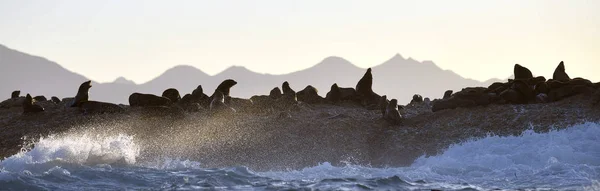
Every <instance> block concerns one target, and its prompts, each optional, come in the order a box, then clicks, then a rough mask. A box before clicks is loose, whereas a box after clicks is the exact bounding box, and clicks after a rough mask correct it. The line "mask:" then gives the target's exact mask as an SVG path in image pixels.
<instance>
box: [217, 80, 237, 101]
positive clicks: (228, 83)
mask: <svg viewBox="0 0 600 191" xmlns="http://www.w3.org/2000/svg"><path fill="white" fill-rule="evenodd" d="M236 84H237V82H236V81H235V80H232V79H227V80H225V81H223V82H221V84H219V86H217V89H215V92H217V91H219V92H221V93H223V96H225V97H227V96H229V91H230V89H231V87H233V86H235V85H236ZM213 95H214V94H213Z"/></svg>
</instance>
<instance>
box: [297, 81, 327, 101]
mask: <svg viewBox="0 0 600 191" xmlns="http://www.w3.org/2000/svg"><path fill="white" fill-rule="evenodd" d="M296 96H297V98H298V101H301V102H305V103H309V104H315V103H322V102H323V98H322V97H321V96H319V93H318V90H317V88H315V87H313V86H311V85H308V86H306V88H304V89H303V90H301V91H299V92H298V93H296Z"/></svg>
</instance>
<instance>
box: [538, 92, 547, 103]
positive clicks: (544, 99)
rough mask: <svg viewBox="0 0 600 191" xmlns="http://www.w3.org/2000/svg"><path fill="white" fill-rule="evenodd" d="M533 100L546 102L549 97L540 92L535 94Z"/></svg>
mask: <svg viewBox="0 0 600 191" xmlns="http://www.w3.org/2000/svg"><path fill="white" fill-rule="evenodd" d="M535 101H536V103H548V102H549V101H550V99H549V98H548V95H547V94H545V93H540V94H538V95H536V96H535Z"/></svg>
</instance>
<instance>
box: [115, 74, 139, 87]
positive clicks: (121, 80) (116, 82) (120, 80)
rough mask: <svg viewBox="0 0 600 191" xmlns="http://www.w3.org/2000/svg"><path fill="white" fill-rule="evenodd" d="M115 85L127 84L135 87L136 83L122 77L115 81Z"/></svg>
mask: <svg viewBox="0 0 600 191" xmlns="http://www.w3.org/2000/svg"><path fill="white" fill-rule="evenodd" d="M113 83H115V84H127V85H135V82H134V81H132V80H128V79H127V78H125V77H123V76H121V77H118V78H117V79H115V81H113Z"/></svg>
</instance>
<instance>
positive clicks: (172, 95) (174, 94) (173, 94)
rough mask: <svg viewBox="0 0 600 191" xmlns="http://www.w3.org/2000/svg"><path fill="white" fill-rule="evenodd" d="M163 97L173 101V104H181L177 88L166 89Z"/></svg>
mask: <svg viewBox="0 0 600 191" xmlns="http://www.w3.org/2000/svg"><path fill="white" fill-rule="evenodd" d="M162 96H163V97H166V98H169V99H170V100H171V102H173V103H177V102H179V100H181V96H180V95H179V91H177V89H175V88H169V89H166V90H165V91H163V93H162Z"/></svg>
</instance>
